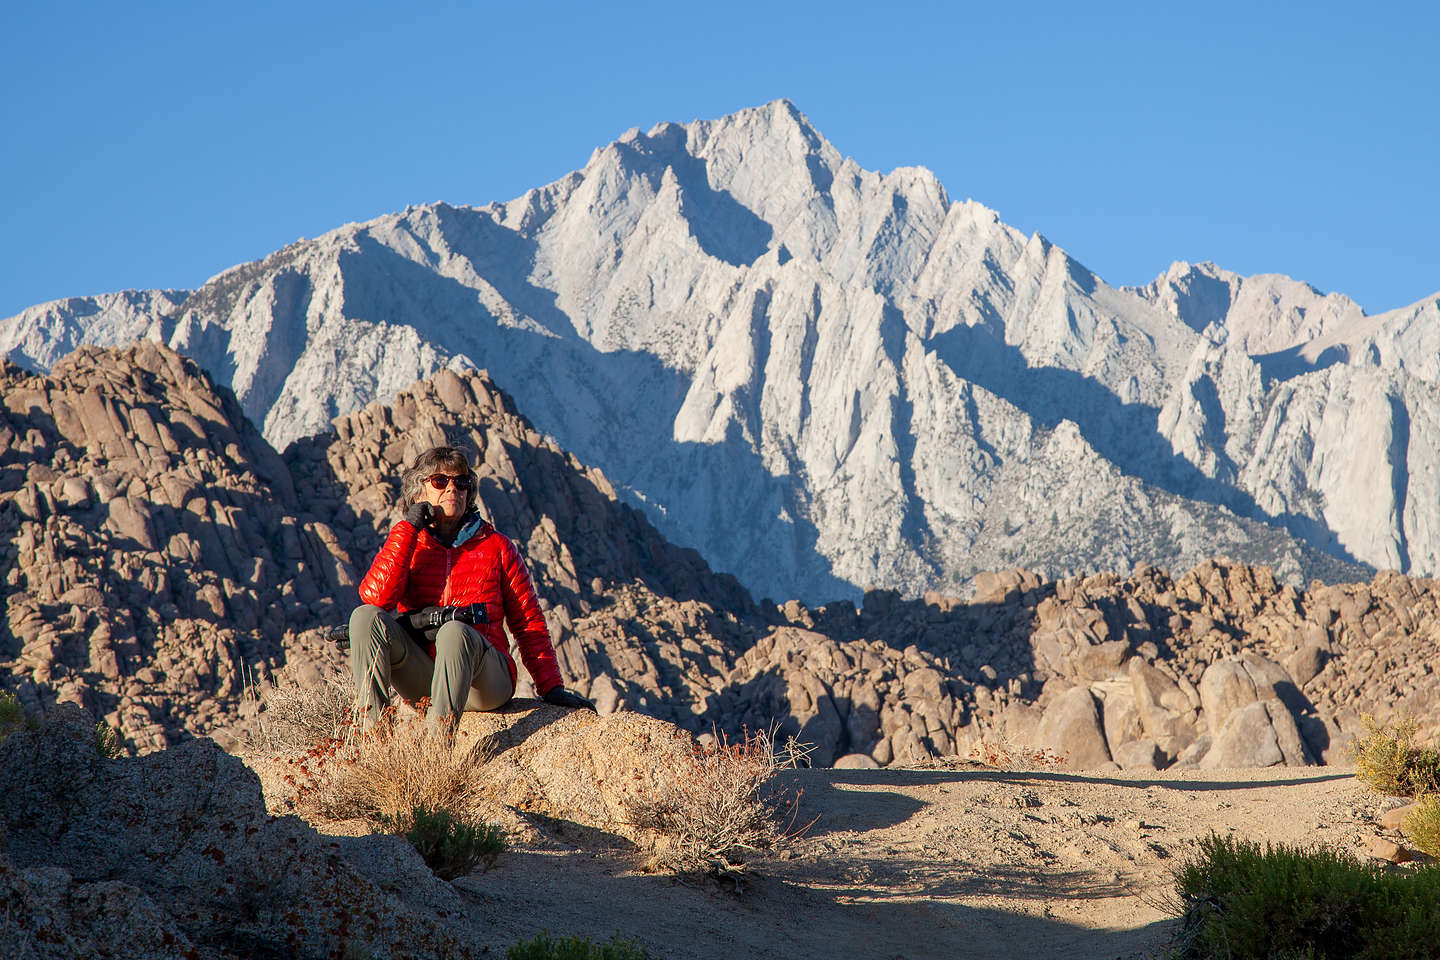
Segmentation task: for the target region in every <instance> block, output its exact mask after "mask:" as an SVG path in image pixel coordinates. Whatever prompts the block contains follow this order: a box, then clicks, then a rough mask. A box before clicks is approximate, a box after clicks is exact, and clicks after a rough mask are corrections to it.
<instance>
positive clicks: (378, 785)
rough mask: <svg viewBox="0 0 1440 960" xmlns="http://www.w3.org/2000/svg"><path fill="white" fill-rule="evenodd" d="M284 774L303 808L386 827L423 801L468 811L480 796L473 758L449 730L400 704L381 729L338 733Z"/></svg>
mask: <svg viewBox="0 0 1440 960" xmlns="http://www.w3.org/2000/svg"><path fill="white" fill-rule="evenodd" d="M289 763H290V765H291V769H292V772H291V773H289V774H287V775H285V777H284V780H285V782H286V783H288V784H290V786H291V787H293V788H294V789H295V802H296V805H297V806H298V807H300V808H301V809H303V810H306V811H309V812H313V813H315V814H319V815H320V816H324V817H328V818H330V819H334V820H347V819H351V818H357V817H361V818H364V819H366V820H369V821H371V822H372V823H375V824H377V825H380V826H382V827H383V826H384V824H385V823H387V822H391V821H397V820H400V819H401V818H405V817H409V816H411V815H412V814H413V811H414V810H415V808H416V807H426V808H427V809H430V810H469V809H472V808H473V807H474V805H475V801H476V799H477V795H476V786H475V777H474V774H475V769H474V766H475V765H474V761H473V760H472V759H471V758H470V757H469V756H468V755H465V754H463V753H462V752H459V751H457V750H456V749H455V747H454V742H453V740H452V738H451V736H450V733H449V731H448V730H447V729H446V728H443V727H435V726H432V725H430V724H427V723H426V722H425V721H424V720H422V719H421V718H420V717H418V716H416V717H412V718H409V719H397V718H396V717H395V715H394V713H393V711H392V712H391V713H390V714H388V715H387V717H386V720H385V722H383V723H380V724H378V725H377V726H376V727H375V728H374V729H372V730H370V731H367V732H364V733H355V732H353V731H352V732H351V734H350V735H349V736H347V737H345V738H340V737H331V738H328V739H326V740H324V741H322V742H320V743H318V744H316V745H315V746H313V747H311V748H310V749H309V750H307V751H306V752H305V753H304V754H303V755H301V756H300V757H298V758H295V759H293V760H291V761H289Z"/></svg>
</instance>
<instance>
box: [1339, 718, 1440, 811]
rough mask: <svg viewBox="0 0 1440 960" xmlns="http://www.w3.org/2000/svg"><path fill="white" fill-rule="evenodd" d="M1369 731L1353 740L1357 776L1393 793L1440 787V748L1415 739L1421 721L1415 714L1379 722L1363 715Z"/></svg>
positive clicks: (1411, 793) (1404, 794)
mask: <svg viewBox="0 0 1440 960" xmlns="http://www.w3.org/2000/svg"><path fill="white" fill-rule="evenodd" d="M1361 721H1362V722H1363V723H1364V725H1365V732H1364V733H1363V734H1362V735H1361V736H1358V737H1356V738H1355V740H1354V741H1353V742H1352V743H1351V744H1350V755H1351V758H1352V759H1353V760H1354V761H1355V777H1356V779H1358V780H1359V781H1360V782H1361V783H1363V784H1365V785H1366V786H1368V787H1370V788H1371V789H1372V790H1377V791H1379V792H1380V793H1385V794H1389V795H1390V796H1392V797H1416V796H1419V795H1420V794H1422V793H1432V792H1435V791H1440V750H1433V749H1431V748H1429V747H1421V746H1418V745H1417V744H1416V743H1415V732H1416V730H1417V729H1418V728H1419V724H1418V723H1417V722H1416V721H1415V720H1414V719H1412V718H1404V719H1399V720H1391V721H1389V722H1388V723H1385V724H1378V723H1376V722H1375V718H1374V717H1370V716H1365V717H1362V718H1361Z"/></svg>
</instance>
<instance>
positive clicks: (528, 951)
mask: <svg viewBox="0 0 1440 960" xmlns="http://www.w3.org/2000/svg"><path fill="white" fill-rule="evenodd" d="M649 958H650V954H649V953H647V952H646V951H645V948H644V947H642V946H640V945H639V944H637V943H635V942H634V941H633V940H621V939H619V938H618V937H617V938H612V939H611V940H609V941H607V942H605V943H593V942H592V941H591V940H590V939H589V938H588V937H579V936H576V937H561V938H559V939H556V938H554V937H551V936H550V934H549V933H546V932H545V931H543V930H542V931H541V932H540V933H539V934H538V935H536V936H535V937H533V938H532V939H529V940H521V941H520V942H519V943H517V944H515V945H514V946H512V947H511V948H510V949H509V950H507V951H505V960H649Z"/></svg>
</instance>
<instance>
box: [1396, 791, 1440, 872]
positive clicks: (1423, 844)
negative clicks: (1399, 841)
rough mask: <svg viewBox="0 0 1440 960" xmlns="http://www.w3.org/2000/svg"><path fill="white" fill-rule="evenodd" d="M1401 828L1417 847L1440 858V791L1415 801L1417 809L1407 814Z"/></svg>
mask: <svg viewBox="0 0 1440 960" xmlns="http://www.w3.org/2000/svg"><path fill="white" fill-rule="evenodd" d="M1400 829H1401V831H1402V832H1403V833H1404V834H1405V836H1406V837H1408V838H1409V839H1410V842H1411V843H1413V844H1415V846H1416V848H1417V849H1419V850H1420V851H1421V852H1423V853H1426V854H1428V855H1430V856H1432V857H1434V858H1435V859H1437V860H1440V793H1430V794H1426V795H1425V796H1423V797H1421V798H1420V799H1419V800H1417V801H1415V809H1414V810H1411V811H1410V812H1409V813H1407V814H1405V819H1404V820H1403V821H1401V823H1400Z"/></svg>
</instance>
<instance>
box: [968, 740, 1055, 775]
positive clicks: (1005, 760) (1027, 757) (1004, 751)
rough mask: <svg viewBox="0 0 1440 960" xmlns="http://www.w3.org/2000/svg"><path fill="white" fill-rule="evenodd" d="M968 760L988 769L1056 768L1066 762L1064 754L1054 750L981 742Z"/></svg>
mask: <svg viewBox="0 0 1440 960" xmlns="http://www.w3.org/2000/svg"><path fill="white" fill-rule="evenodd" d="M967 759H970V760H974V761H975V762H976V763H983V764H984V765H985V766H987V767H1002V768H1004V767H1014V766H1017V765H1019V766H1032V767H1054V766H1058V765H1059V764H1062V763H1064V762H1065V760H1066V757H1065V756H1064V755H1063V754H1058V753H1055V752H1054V751H1053V750H1037V749H1035V748H1033V747H1026V746H1020V745H1017V744H1013V743H1008V742H997V741H994V740H980V741H978V742H976V743H975V744H974V745H972V746H971V747H970V753H969V754H968V757H967Z"/></svg>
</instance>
